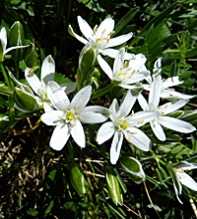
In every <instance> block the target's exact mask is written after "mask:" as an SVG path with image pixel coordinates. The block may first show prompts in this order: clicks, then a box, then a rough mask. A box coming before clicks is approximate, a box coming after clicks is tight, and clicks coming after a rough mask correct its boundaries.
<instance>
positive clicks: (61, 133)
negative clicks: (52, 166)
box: [49, 124, 70, 151]
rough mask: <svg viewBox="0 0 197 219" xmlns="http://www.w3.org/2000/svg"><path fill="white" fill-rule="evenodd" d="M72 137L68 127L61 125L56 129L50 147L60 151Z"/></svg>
mask: <svg viewBox="0 0 197 219" xmlns="http://www.w3.org/2000/svg"><path fill="white" fill-rule="evenodd" d="M69 136H70V133H69V130H68V127H67V125H63V124H59V125H58V126H56V127H55V129H54V131H53V134H52V136H51V140H50V143H49V145H50V147H51V148H53V149H54V150H57V151H60V150H62V148H63V147H64V146H65V144H66V142H67V141H68V138H69Z"/></svg>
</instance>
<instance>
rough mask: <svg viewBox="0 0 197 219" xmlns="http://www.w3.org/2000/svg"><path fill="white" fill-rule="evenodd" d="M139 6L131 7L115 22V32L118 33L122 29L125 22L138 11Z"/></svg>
mask: <svg viewBox="0 0 197 219" xmlns="http://www.w3.org/2000/svg"><path fill="white" fill-rule="evenodd" d="M138 11H139V8H137V7H135V8H131V9H130V10H129V11H128V12H127V13H126V14H125V15H124V16H123V17H122V18H121V19H120V20H119V22H118V23H117V25H116V28H115V33H116V34H117V33H119V32H120V31H121V30H123V29H124V28H125V27H126V26H127V24H128V23H129V22H130V21H132V19H133V18H134V17H135V15H136V14H137V13H138Z"/></svg>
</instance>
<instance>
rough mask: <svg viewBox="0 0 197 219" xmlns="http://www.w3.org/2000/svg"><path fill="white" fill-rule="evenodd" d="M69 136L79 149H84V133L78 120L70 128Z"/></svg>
mask: <svg viewBox="0 0 197 219" xmlns="http://www.w3.org/2000/svg"><path fill="white" fill-rule="evenodd" d="M71 135H72V137H73V139H74V141H75V142H76V144H78V145H79V146H80V147H81V148H84V147H85V133H84V130H83V126H82V125H81V122H80V121H79V120H76V121H75V123H74V125H73V126H72V127H71Z"/></svg>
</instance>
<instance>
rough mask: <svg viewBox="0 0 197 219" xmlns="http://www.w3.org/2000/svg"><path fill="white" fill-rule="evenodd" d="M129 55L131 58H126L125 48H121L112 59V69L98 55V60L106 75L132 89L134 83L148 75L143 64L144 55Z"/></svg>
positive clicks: (120, 84) (144, 60) (122, 85)
mask: <svg viewBox="0 0 197 219" xmlns="http://www.w3.org/2000/svg"><path fill="white" fill-rule="evenodd" d="M130 55H131V58H130V59H129V60H128V59H126V56H127V55H126V53H125V49H121V50H120V51H119V53H118V55H117V56H116V58H115V60H114V64H113V69H111V67H110V66H109V64H108V63H107V62H106V61H105V60H104V59H101V58H100V57H98V62H99V64H100V66H101V68H102V70H103V71H104V72H105V73H106V75H107V76H108V77H109V78H110V79H111V80H114V81H118V82H119V86H121V87H123V88H126V89H134V88H135V87H136V85H135V84H136V83H139V82H140V81H142V80H144V79H146V78H147V77H149V76H150V72H149V71H148V70H147V68H146V66H145V62H146V57H145V56H144V55H143V54H137V55H134V54H130Z"/></svg>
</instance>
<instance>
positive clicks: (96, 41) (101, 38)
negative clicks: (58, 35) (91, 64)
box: [69, 16, 133, 59]
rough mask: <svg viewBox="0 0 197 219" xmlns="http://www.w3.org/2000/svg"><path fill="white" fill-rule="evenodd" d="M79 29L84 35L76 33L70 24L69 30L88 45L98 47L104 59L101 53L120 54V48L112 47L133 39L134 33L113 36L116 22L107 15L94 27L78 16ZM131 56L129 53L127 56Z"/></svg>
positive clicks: (106, 54)
mask: <svg viewBox="0 0 197 219" xmlns="http://www.w3.org/2000/svg"><path fill="white" fill-rule="evenodd" d="M77 20H78V24H79V29H80V31H81V33H82V34H83V37H81V36H79V35H78V34H76V33H75V32H74V31H73V29H72V27H71V26H69V31H70V33H71V35H73V36H74V37H75V38H76V39H77V40H79V41H80V42H81V43H83V44H85V45H86V46H90V47H92V48H95V49H96V52H97V54H98V56H97V57H99V58H100V59H102V57H101V55H104V56H109V57H111V58H115V57H116V56H117V54H118V50H115V49H112V47H116V46H119V45H121V44H123V43H125V42H127V41H128V40H130V39H131V37H132V36H133V33H131V32H130V33H128V34H125V35H121V36H118V37H114V38H112V37H111V36H112V34H113V31H114V25H115V22H114V20H113V19H112V18H111V17H107V18H106V19H105V20H104V21H102V22H101V24H100V25H99V26H96V27H95V28H94V29H92V28H91V27H90V25H89V24H88V23H87V22H86V21H85V20H84V19H83V18H82V17H80V16H78V17H77ZM99 54H101V55H99ZM130 57H131V56H130V55H129V54H127V58H130Z"/></svg>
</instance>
